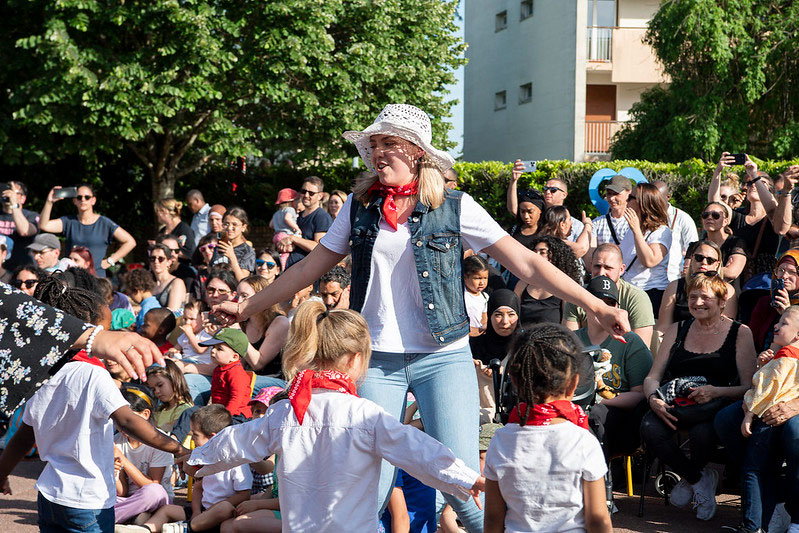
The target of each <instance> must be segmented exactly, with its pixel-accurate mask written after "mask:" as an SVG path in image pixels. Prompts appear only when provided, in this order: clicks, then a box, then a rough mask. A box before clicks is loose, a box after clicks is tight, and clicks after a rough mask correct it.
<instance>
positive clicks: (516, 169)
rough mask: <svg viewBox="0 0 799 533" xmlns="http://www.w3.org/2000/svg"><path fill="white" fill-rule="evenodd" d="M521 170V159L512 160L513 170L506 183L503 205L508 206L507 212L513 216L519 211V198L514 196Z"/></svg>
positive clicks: (522, 169) (522, 168) (522, 165)
mask: <svg viewBox="0 0 799 533" xmlns="http://www.w3.org/2000/svg"><path fill="white" fill-rule="evenodd" d="M523 171H524V163H522V160H521V159H517V160H516V161H514V162H513V170H511V172H510V184H509V185H508V192H507V198H506V200H505V206H506V207H507V208H508V213H510V214H511V215H513V216H516V213H517V212H518V211H519V199H518V198H517V197H516V194H517V186H518V184H519V178H520V177H521V175H522V172H523Z"/></svg>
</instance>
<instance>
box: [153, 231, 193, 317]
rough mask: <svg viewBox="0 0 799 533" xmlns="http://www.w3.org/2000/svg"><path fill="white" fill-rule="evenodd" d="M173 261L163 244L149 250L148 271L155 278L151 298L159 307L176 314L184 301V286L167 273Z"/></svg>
mask: <svg viewBox="0 0 799 533" xmlns="http://www.w3.org/2000/svg"><path fill="white" fill-rule="evenodd" d="M174 261H177V258H176V257H175V256H174V255H173V254H172V252H171V251H170V249H169V247H167V246H166V245H165V244H156V245H155V246H153V249H152V250H150V271H151V272H152V273H153V276H155V288H154V289H153V296H155V298H156V299H157V300H158V303H159V304H161V307H168V308H169V309H170V310H172V311H176V312H177V311H180V310H181V309H183V304H184V302H185V301H186V284H185V283H184V282H183V280H182V279H180V278H177V277H175V276H173V275H172V274H171V273H170V272H169V269H170V268H171V267H172V263H173V262H174Z"/></svg>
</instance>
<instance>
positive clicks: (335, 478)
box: [186, 302, 604, 532]
mask: <svg viewBox="0 0 799 533" xmlns="http://www.w3.org/2000/svg"><path fill="white" fill-rule="evenodd" d="M370 355H371V349H370V336H369V328H368V326H367V325H366V321H365V320H364V319H363V317H361V315H360V314H358V313H356V312H355V311H351V310H348V309H335V310H331V311H328V310H327V309H326V308H325V306H324V304H322V303H321V302H306V303H304V304H302V305H301V306H300V307H299V308H298V310H297V314H296V315H295V317H294V321H293V322H292V324H291V331H290V334H289V340H288V342H287V344H286V348H285V349H284V352H283V370H284V373H285V374H286V377H287V378H288V379H289V380H291V383H290V385H289V387H288V393H287V395H286V396H287V397H286V398H285V399H282V400H280V401H277V402H276V403H274V404H273V405H272V406H271V407H270V408H269V410H268V411H267V413H266V416H264V417H263V418H261V419H258V420H253V421H252V422H249V423H246V424H241V425H239V426H234V427H230V428H226V429H225V430H223V431H221V432H220V433H219V434H218V435H217V436H215V437H214V438H212V439H211V440H210V441H209V442H208V443H207V444H206V445H205V446H202V447H201V448H198V449H195V451H194V452H193V453H192V456H191V459H190V460H189V461H188V464H190V465H208V466H205V467H204V468H202V469H201V470H199V472H197V474H198V475H199V476H203V475H208V474H212V473H215V472H219V471H221V470H224V469H227V468H231V467H233V466H236V465H240V464H244V463H252V462H257V461H260V460H261V459H263V458H264V457H267V456H269V455H271V454H273V453H277V454H278V455H279V456H280V460H279V461H278V464H277V469H276V473H277V478H278V483H279V485H280V487H281V489H280V502H281V506H280V507H281V509H280V512H281V518H282V522H283V527H284V531H316V532H326V531H331V532H332V531H335V532H338V531H377V527H378V522H377V511H378V509H377V498H376V497H375V495H376V494H377V484H378V477H379V475H380V462H381V460H383V459H386V460H387V461H389V462H390V463H392V464H394V465H396V466H399V467H400V468H402V469H403V470H405V471H406V472H408V473H410V474H411V475H413V476H414V477H416V478H417V479H419V480H420V481H422V482H423V483H425V484H427V485H430V486H432V487H434V488H436V489H439V490H442V491H445V492H448V493H452V494H455V495H456V496H458V497H459V498H461V499H463V500H465V499H467V497H468V496H469V494H472V495H473V496H475V497H476V496H477V495H478V494H479V492H480V491H481V490H482V486H483V478H482V477H481V476H480V474H478V473H477V472H475V471H473V470H471V469H470V468H468V467H467V466H466V465H465V464H464V463H463V461H462V460H461V459H459V458H456V457H455V456H454V455H453V454H452V451H450V450H449V449H448V448H447V447H446V446H444V445H443V444H441V443H439V442H438V441H436V440H435V439H433V438H432V437H430V436H428V435H426V434H425V433H423V432H421V431H419V430H417V429H415V428H412V427H409V426H405V425H403V424H402V423H401V422H399V421H398V420H396V419H395V418H393V417H392V416H391V415H389V414H388V413H386V412H385V411H384V410H383V409H382V408H381V407H379V406H378V405H377V404H375V403H373V402H371V401H369V400H366V399H363V398H359V397H358V394H357V392H356V385H355V384H356V382H357V381H358V380H359V379H360V378H361V377H363V376H364V375H365V373H366V369H367V367H368V366H369V358H370ZM186 468H188V469H189V470H190V471H193V470H194V468H193V467H188V466H187V467H186ZM603 490H604V489H603ZM309 501H313V502H314V503H313V505H312V506H310V505H308V504H307V502H309Z"/></svg>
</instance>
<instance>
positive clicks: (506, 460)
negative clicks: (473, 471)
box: [483, 422, 607, 533]
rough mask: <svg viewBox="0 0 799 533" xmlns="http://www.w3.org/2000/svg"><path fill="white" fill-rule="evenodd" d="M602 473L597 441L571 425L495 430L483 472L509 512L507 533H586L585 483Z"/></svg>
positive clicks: (517, 426)
mask: <svg viewBox="0 0 799 533" xmlns="http://www.w3.org/2000/svg"><path fill="white" fill-rule="evenodd" d="M606 472H607V465H606V464H605V457H604V455H603V454H602V448H601V447H600V446H599V441H598V440H597V439H596V437H594V435H593V434H592V433H591V432H590V431H587V430H585V429H582V428H580V427H578V426H576V425H574V424H572V423H571V422H563V423H560V424H552V425H550V426H524V427H522V426H519V424H508V425H507V426H505V427H503V428H501V429H498V430H497V432H496V433H495V434H494V437H493V438H492V439H491V444H490V445H489V446H488V451H487V452H486V459H485V468H484V469H483V475H484V476H485V477H486V479H490V480H492V481H496V482H498V483H499V489H500V491H501V492H502V497H503V498H504V499H505V503H506V504H507V506H508V511H507V513H506V514H505V531H506V532H508V533H514V532H522V531H538V532H548V531H553V532H554V531H559V532H562V531H585V514H584V512H583V508H584V502H583V480H586V481H596V480H597V479H601V478H602V477H603V476H604V475H605V473H606Z"/></svg>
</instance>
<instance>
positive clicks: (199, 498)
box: [191, 479, 203, 518]
mask: <svg viewBox="0 0 799 533" xmlns="http://www.w3.org/2000/svg"><path fill="white" fill-rule="evenodd" d="M202 512H203V480H202V479H195V480H194V486H193V487H192V489H191V517H192V518H194V517H195V516H199V515H200V513H202Z"/></svg>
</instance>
